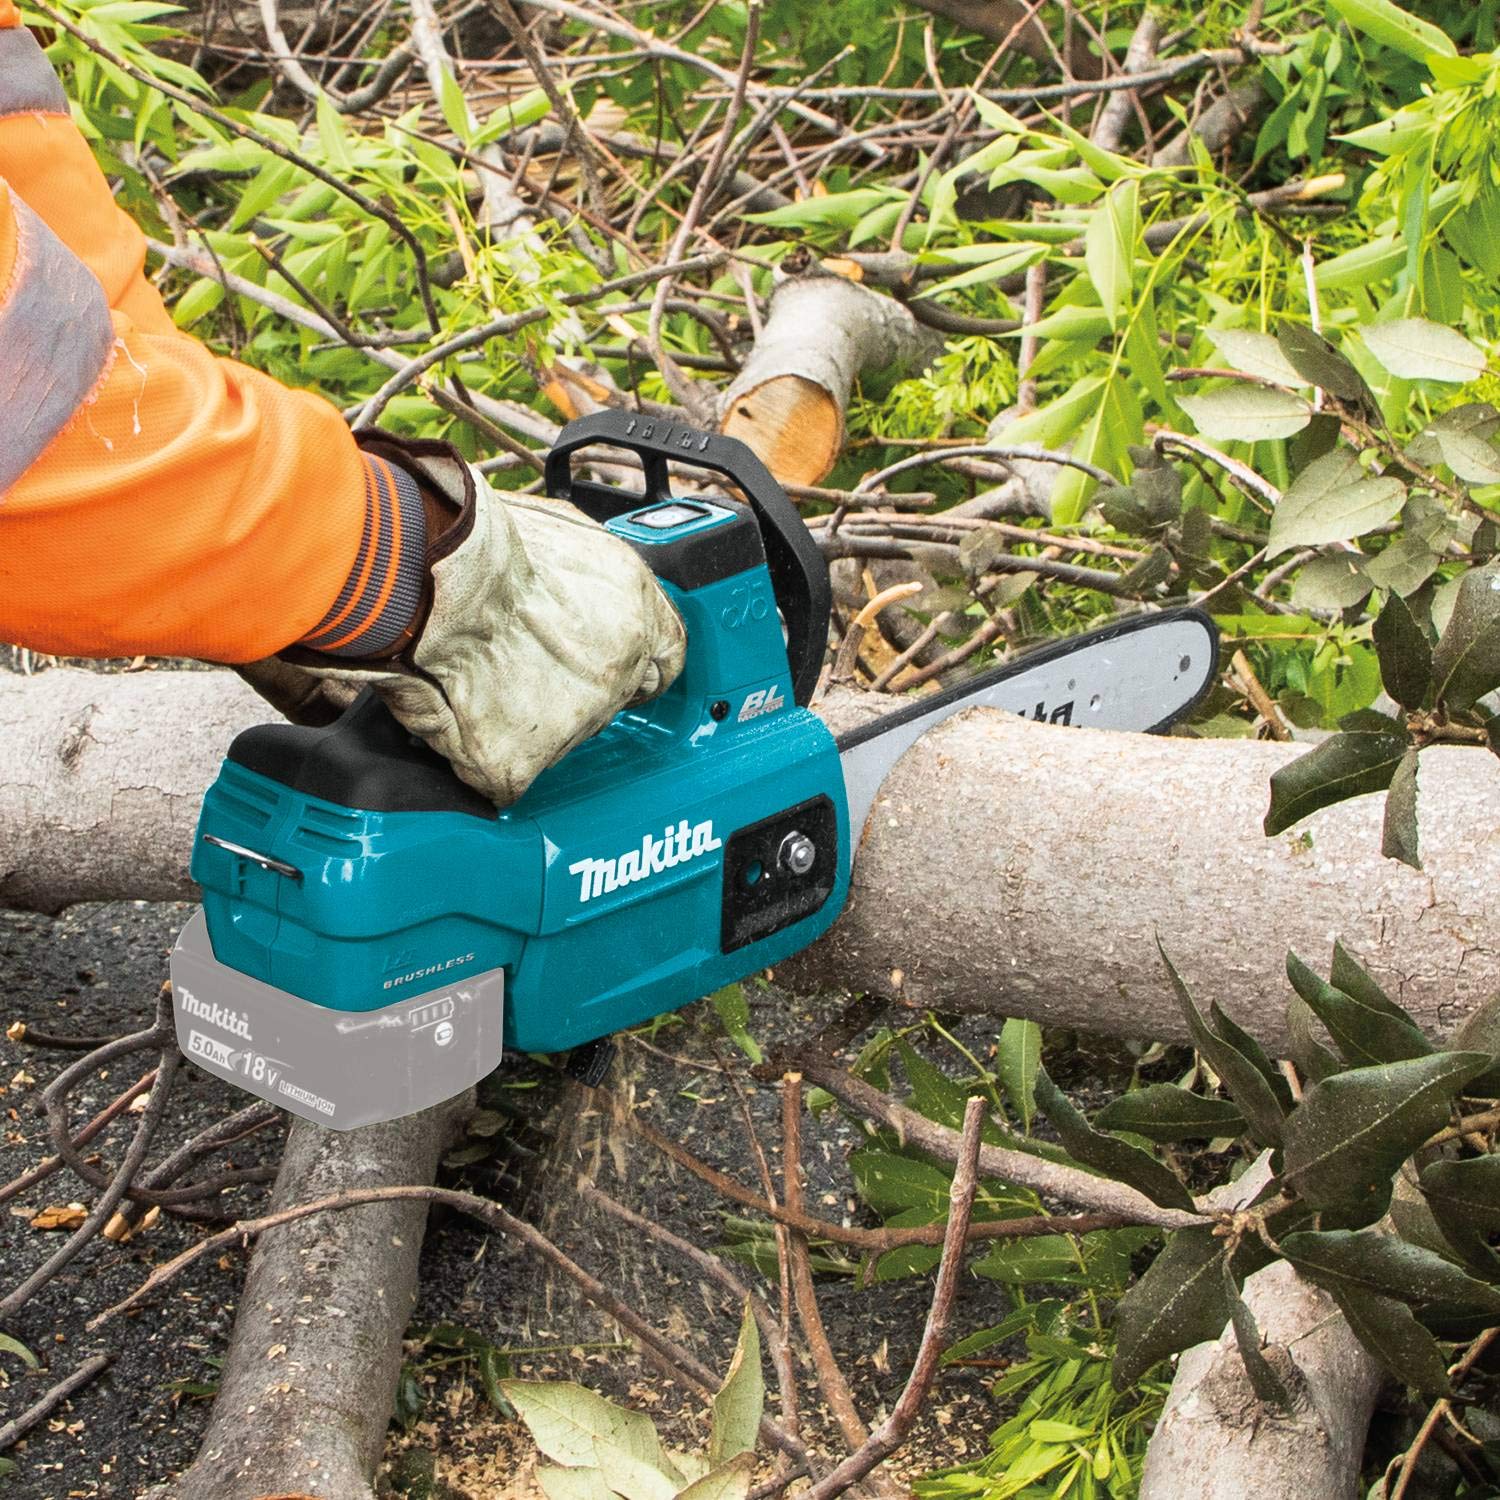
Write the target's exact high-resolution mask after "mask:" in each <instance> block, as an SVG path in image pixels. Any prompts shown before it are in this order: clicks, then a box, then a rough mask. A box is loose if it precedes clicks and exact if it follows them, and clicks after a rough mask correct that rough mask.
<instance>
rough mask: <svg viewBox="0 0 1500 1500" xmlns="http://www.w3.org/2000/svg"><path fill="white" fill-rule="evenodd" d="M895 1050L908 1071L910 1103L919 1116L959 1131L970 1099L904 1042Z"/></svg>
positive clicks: (899, 1043) (945, 1075) (941, 1071)
mask: <svg viewBox="0 0 1500 1500" xmlns="http://www.w3.org/2000/svg"><path fill="white" fill-rule="evenodd" d="M896 1050H897V1052H898V1053H899V1054H900V1057H901V1062H902V1065H903V1066H904V1067H905V1069H906V1076H907V1079H908V1080H909V1081H910V1083H911V1089H912V1092H911V1098H910V1100H909V1101H908V1102H909V1103H910V1104H911V1105H912V1107H913V1108H914V1109H915V1110H916V1111H917V1113H918V1114H920V1115H926V1116H927V1118H928V1119H929V1120H936V1121H937V1122H938V1124H940V1125H946V1126H948V1127H949V1128H950V1129H954V1130H956V1129H958V1128H959V1127H960V1126H961V1125H962V1124H963V1122H964V1109H965V1108H966V1106H967V1105H968V1102H969V1096H968V1093H967V1091H966V1090H964V1089H962V1088H960V1087H959V1086H958V1084H956V1083H955V1082H954V1081H953V1080H952V1079H951V1078H949V1077H948V1075H947V1074H946V1073H944V1072H943V1070H942V1069H941V1068H935V1067H933V1065H932V1064H931V1063H930V1062H928V1061H927V1059H926V1058H925V1057H923V1056H922V1055H921V1054H920V1053H918V1052H914V1051H913V1050H912V1049H911V1048H910V1047H909V1046H908V1045H907V1044H906V1043H905V1042H898V1043H897V1044H896Z"/></svg>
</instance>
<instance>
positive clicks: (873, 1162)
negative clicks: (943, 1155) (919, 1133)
mask: <svg viewBox="0 0 1500 1500" xmlns="http://www.w3.org/2000/svg"><path fill="white" fill-rule="evenodd" d="M849 1166H850V1168H851V1170H852V1171H853V1173H854V1185H855V1187H856V1188H858V1190H859V1195H860V1197H862V1198H863V1199H864V1200H865V1202H866V1203H868V1204H869V1205H870V1207H871V1208H873V1209H874V1210H875V1211H876V1212H877V1213H882V1214H891V1213H899V1212H900V1211H901V1210H902V1209H907V1208H920V1209H923V1210H925V1211H926V1212H927V1213H928V1214H929V1215H930V1216H931V1217H932V1218H942V1217H943V1216H944V1215H945V1214H946V1213H947V1212H948V1193H949V1189H950V1187H951V1186H952V1179H951V1177H950V1176H949V1175H948V1173H946V1172H944V1171H942V1170H941V1169H940V1168H938V1167H935V1166H933V1165H932V1163H931V1162H925V1161H913V1160H912V1159H911V1157H909V1156H897V1155H895V1154H894V1153H893V1152H889V1151H874V1150H866V1151H856V1152H855V1154H854V1155H853V1156H852V1157H851V1158H850V1160H849Z"/></svg>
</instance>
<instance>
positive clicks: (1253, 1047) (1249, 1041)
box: [1208, 1000, 1292, 1110]
mask: <svg viewBox="0 0 1500 1500" xmlns="http://www.w3.org/2000/svg"><path fill="white" fill-rule="evenodd" d="M1208 1024H1209V1025H1210V1026H1211V1027H1212V1028H1213V1033H1214V1035H1215V1036H1216V1037H1218V1038H1219V1040H1220V1041H1222V1042H1227V1043H1228V1044H1229V1045H1230V1046H1231V1047H1233V1048H1234V1050H1235V1051H1236V1052H1238V1053H1239V1054H1240V1056H1241V1057H1243V1058H1244V1059H1245V1060H1246V1061H1247V1062H1249V1063H1250V1064H1252V1065H1253V1066H1254V1068H1255V1070H1256V1072H1257V1073H1259V1074H1260V1076H1261V1077H1262V1078H1263V1079H1264V1080H1265V1081H1266V1084H1267V1086H1268V1087H1269V1088H1270V1090H1271V1093H1272V1094H1273V1095H1274V1097H1275V1099H1276V1102H1277V1103H1278V1104H1279V1105H1280V1106H1281V1108H1282V1109H1283V1110H1288V1109H1290V1108H1291V1107H1292V1089H1291V1085H1290V1084H1289V1083H1288V1082H1287V1081H1286V1078H1285V1076H1284V1075H1283V1074H1282V1071H1281V1069H1280V1068H1279V1067H1277V1065H1276V1064H1275V1063H1274V1062H1272V1061H1271V1059H1270V1057H1269V1055H1268V1054H1267V1052H1266V1049H1265V1048H1264V1047H1262V1046H1261V1044H1260V1043H1259V1042H1258V1041H1256V1039H1255V1038H1254V1037H1253V1036H1251V1035H1250V1033H1249V1032H1248V1031H1246V1030H1245V1028H1244V1027H1243V1026H1241V1025H1240V1024H1239V1022H1238V1021H1236V1020H1235V1019H1234V1017H1233V1016H1231V1015H1230V1014H1229V1013H1228V1012H1227V1011H1225V1010H1224V1009H1223V1007H1222V1006H1220V1004H1219V1002H1218V1001H1217V1000H1210V1001H1209V1003H1208Z"/></svg>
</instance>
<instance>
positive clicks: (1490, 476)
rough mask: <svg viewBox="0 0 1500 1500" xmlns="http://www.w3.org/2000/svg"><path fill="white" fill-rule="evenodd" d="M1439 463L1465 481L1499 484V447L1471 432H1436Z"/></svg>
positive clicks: (1469, 482)
mask: <svg viewBox="0 0 1500 1500" xmlns="http://www.w3.org/2000/svg"><path fill="white" fill-rule="evenodd" d="M1437 445H1438V451H1439V452H1440V453H1441V454H1442V457H1443V462H1444V463H1445V464H1447V465H1448V467H1449V468H1450V469H1452V470H1453V472H1454V473H1455V474H1456V475H1457V476H1458V477H1459V478H1460V479H1462V480H1464V481H1465V482H1466V483H1468V484H1500V449H1497V448H1496V447H1495V445H1494V444H1493V443H1492V442H1489V441H1487V440H1486V439H1485V438H1482V437H1477V436H1476V435H1475V434H1474V433H1472V432H1444V431H1441V430H1440V431H1439V432H1438V433H1437Z"/></svg>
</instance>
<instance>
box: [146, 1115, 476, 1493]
mask: <svg viewBox="0 0 1500 1500" xmlns="http://www.w3.org/2000/svg"><path fill="white" fill-rule="evenodd" d="M470 1102H471V1100H470V1098H469V1096H468V1095H464V1096H461V1097H460V1098H459V1099H455V1100H450V1101H449V1102H448V1103H446V1104H441V1105H438V1106H436V1107H435V1108H433V1109H429V1110H426V1111H424V1112H423V1113H422V1114H419V1115H412V1116H410V1117H408V1118H407V1119H404V1120H392V1121H390V1122H388V1123H386V1124H383V1125H367V1126H365V1127H363V1128H362V1129H360V1130H351V1131H346V1132H344V1133H342V1134H340V1133H336V1132H334V1131H330V1130H324V1129H322V1128H321V1127H320V1126H317V1125H311V1124H308V1123H307V1122H306V1121H304V1120H294V1121H293V1122H292V1128H291V1131H290V1133H289V1135H288V1137H287V1145H286V1154H285V1156H284V1157H283V1158H282V1163H281V1172H280V1175H279V1176H278V1177H277V1179H276V1187H275V1190H274V1191H273V1193H272V1197H271V1208H270V1211H271V1212H272V1213H275V1212H277V1211H278V1210H281V1209H285V1208H290V1207H292V1206H293V1205H294V1204H298V1203H306V1202H309V1201H311V1200H312V1199H314V1198H320V1197H324V1196H326V1195H328V1194H332V1193H338V1192H344V1191H348V1190H349V1189H351V1188H370V1187H394V1186H399V1185H405V1184H409V1183H419V1184H420V1183H428V1182H431V1181H432V1179H433V1175H434V1173H435V1172H436V1171H437V1162H438V1157H439V1155H440V1154H441V1153H442V1151H443V1149H444V1147H445V1145H446V1143H447V1140H448V1138H449V1135H450V1134H451V1131H452V1128H453V1125H454V1122H455V1121H456V1120H457V1119H459V1118H461V1116H462V1114H463V1113H464V1112H465V1110H466V1109H467V1108H468V1107H469V1104H470ZM426 1222H427V1205H426V1204H425V1203H372V1204H366V1205H364V1206H363V1207H360V1208H351V1209H345V1210H342V1211H341V1212H339V1213H329V1214H321V1215H317V1216H314V1217H310V1218H306V1219H298V1220H296V1221H294V1222H293V1223H290V1224H287V1225H284V1226H283V1227H282V1228H280V1229H274V1230H269V1231H267V1233H266V1234H264V1235H263V1236H262V1237H261V1239H260V1241H259V1242H258V1244H257V1246H256V1249H255V1254H254V1257H253V1258H252V1260H251V1262H250V1270H249V1274H248V1275H247V1276H246V1278H245V1289H244V1292H243V1293H242V1295H241V1297H240V1305H239V1311H238V1314H237V1315H236V1317H235V1323H234V1334H233V1336H232V1337H231V1339H230V1343H229V1350H228V1354H227V1356H226V1358H225V1361H224V1373H223V1379H222V1382H221V1385H220V1388H219V1395H218V1398H217V1399H216V1400H215V1402H214V1406H213V1415H212V1417H211V1419H210V1421H209V1427H208V1431H207V1433H206V1434H205V1435H204V1438H203V1443H202V1446H201V1447H200V1448H199V1451H198V1456H197V1458H196V1459H194V1460H193V1463H192V1465H191V1467H189V1468H188V1469H187V1470H186V1471H184V1473H183V1474H182V1475H181V1476H180V1477H179V1478H178V1479H177V1480H176V1481H174V1482H173V1483H171V1484H168V1485H165V1486H163V1487H161V1488H159V1489H157V1490H154V1491H152V1492H151V1494H150V1496H148V1497H147V1500H259V1497H262V1496H310V1497H316V1500H374V1495H375V1492H374V1490H373V1488H372V1487H371V1485H370V1477H371V1476H372V1475H373V1474H374V1472H375V1469H376V1466H377V1465H378V1464H379V1462H380V1455H381V1452H382V1450H383V1448H384V1446H385V1433H386V1425H387V1423H388V1421H389V1420H390V1411H391V1403H392V1401H393V1400H394V1397H395V1390H396V1380H397V1377H398V1376H399V1374H400V1371H401V1336H402V1333H403V1332H404V1331H405V1328H406V1322H407V1318H408V1317H409V1316H410V1313H411V1309H412V1306H413V1304H414V1303H415V1301H416V1292H417V1258H418V1256H419V1254H420V1252H421V1248H422V1234H423V1230H424V1229H425V1227H426Z"/></svg>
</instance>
